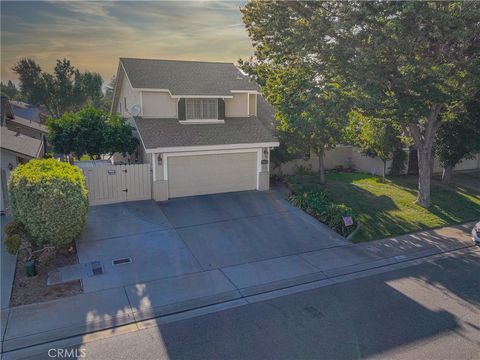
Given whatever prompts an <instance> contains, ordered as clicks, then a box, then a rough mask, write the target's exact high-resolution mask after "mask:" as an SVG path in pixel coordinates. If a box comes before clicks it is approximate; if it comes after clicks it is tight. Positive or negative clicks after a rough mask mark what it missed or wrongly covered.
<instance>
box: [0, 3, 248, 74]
mask: <svg viewBox="0 0 480 360" xmlns="http://www.w3.org/2000/svg"><path fill="white" fill-rule="evenodd" d="M243 5H244V1H233V0H232V1H221V2H212V1H148V2H143V1H121V2H114V1H100V2H93V1H88V2H87V1H64V2H60V1H33V2H29V1H3V0H2V1H1V5H0V6H1V78H2V81H7V80H13V81H16V80H17V77H16V74H15V73H14V72H13V71H12V70H11V67H12V65H13V64H15V62H16V61H18V60H19V59H20V58H22V57H29V58H33V59H35V60H36V61H37V62H38V63H39V64H40V66H41V67H42V69H43V70H44V71H47V72H51V71H52V70H53V67H54V66H55V61H56V59H62V58H67V59H70V60H71V62H72V64H73V65H74V66H75V67H77V68H79V69H80V71H87V70H88V71H94V72H98V73H100V75H102V77H103V79H104V80H107V79H110V78H111V77H112V76H113V75H114V74H115V73H116V70H117V65H118V58H119V57H137V58H158V59H179V60H204V61H231V62H236V61H237V60H238V59H239V58H240V57H241V58H245V57H248V56H251V55H252V54H253V48H252V45H251V41H250V39H249V38H248V35H247V32H246V30H245V27H244V25H243V23H242V19H241V14H240V11H239V8H240V7H241V6H243Z"/></svg>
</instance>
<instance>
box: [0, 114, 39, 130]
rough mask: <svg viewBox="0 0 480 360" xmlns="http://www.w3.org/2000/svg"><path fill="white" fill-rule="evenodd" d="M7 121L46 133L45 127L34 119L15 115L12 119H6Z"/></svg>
mask: <svg viewBox="0 0 480 360" xmlns="http://www.w3.org/2000/svg"><path fill="white" fill-rule="evenodd" d="M7 123H14V124H16V125H23V126H25V127H28V128H31V129H33V130H37V131H38V132H40V133H46V132H47V127H46V126H45V125H43V124H40V123H38V122H35V121H31V120H27V119H24V118H22V117H20V116H15V117H14V118H13V119H8V121H7Z"/></svg>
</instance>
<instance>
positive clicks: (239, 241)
mask: <svg viewBox="0 0 480 360" xmlns="http://www.w3.org/2000/svg"><path fill="white" fill-rule="evenodd" d="M347 244H348V242H347V241H345V240H344V239H343V238H342V237H341V236H340V235H338V234H337V233H335V232H333V231H332V230H330V229H329V228H328V227H326V226H324V225H323V224H321V223H319V222H318V221H316V220H315V219H313V218H311V217H310V216H309V215H307V214H305V213H304V212H303V211H301V210H299V209H297V208H295V207H293V206H291V205H290V204H289V203H288V202H287V201H286V200H284V199H283V198H281V197H280V196H279V195H277V194H276V193H275V192H273V191H269V192H257V191H246V192H238V193H227V194H215V195H207V196H195V197H186V198H178V199H172V200H169V201H168V202H165V203H155V202H153V201H140V202H130V203H121V204H111V205H103V206H94V207H91V208H90V213H89V218H88V222H87V226H86V229H85V232H84V235H83V239H82V240H81V241H79V242H78V243H77V250H78V257H79V260H80V263H88V262H91V261H100V262H101V263H102V265H103V268H104V276H92V277H87V278H85V279H84V280H83V285H84V290H85V292H92V291H97V290H101V289H106V288H111V287H115V286H124V285H128V284H135V283H140V282H146V281H151V280H155V279H161V278H167V277H173V276H179V275H184V274H189V273H198V272H203V271H207V270H214V269H219V268H225V267H231V266H233V265H239V264H245V263H251V262H256V261H261V260H266V259H272V258H280V257H285V256H288V255H295V254H299V253H306V252H310V251H314V250H321V249H326V248H332V247H336V246H342V245H347ZM122 258H131V259H132V262H131V263H128V264H122V265H114V264H113V263H112V261H113V260H116V259H122Z"/></svg>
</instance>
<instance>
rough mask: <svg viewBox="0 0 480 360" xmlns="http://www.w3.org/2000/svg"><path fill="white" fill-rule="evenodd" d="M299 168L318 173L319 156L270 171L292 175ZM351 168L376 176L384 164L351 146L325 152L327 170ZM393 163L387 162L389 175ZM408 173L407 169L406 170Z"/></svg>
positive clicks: (342, 146)
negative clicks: (373, 173) (307, 168)
mask: <svg viewBox="0 0 480 360" xmlns="http://www.w3.org/2000/svg"><path fill="white" fill-rule="evenodd" d="M298 166H305V167H309V168H311V169H312V170H313V171H318V156H315V155H312V156H311V157H310V159H309V160H307V161H305V160H303V159H296V160H293V161H289V162H286V163H284V164H282V165H281V166H280V167H279V168H275V169H274V168H273V166H271V167H270V168H271V169H270V170H271V171H272V173H274V174H279V173H282V174H285V175H291V174H293V173H294V172H295V169H296V168H297V167H298ZM340 166H342V167H344V168H350V167H353V168H354V169H356V170H358V171H362V172H366V173H371V172H372V171H375V173H376V174H379V175H380V174H382V171H383V163H382V161H381V160H380V159H379V158H372V157H370V156H366V155H363V154H362V153H361V151H360V149H358V148H355V147H353V146H349V145H346V146H344V145H339V146H337V147H336V148H334V149H331V150H327V151H326V152H325V168H326V169H327V170H330V169H335V168H337V167H340ZM391 166H392V161H387V173H388V172H389V171H390V168H391ZM405 171H406V169H405Z"/></svg>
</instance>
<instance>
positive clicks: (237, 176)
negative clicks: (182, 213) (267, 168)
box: [168, 152, 257, 198]
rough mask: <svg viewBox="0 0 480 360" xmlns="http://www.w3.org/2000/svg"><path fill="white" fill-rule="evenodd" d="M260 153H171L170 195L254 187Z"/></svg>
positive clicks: (210, 192)
mask: <svg viewBox="0 0 480 360" xmlns="http://www.w3.org/2000/svg"><path fill="white" fill-rule="evenodd" d="M256 186H257V153H256V152H249V153H235V154H214V155H192V156H171V157H168V190H169V197H171V198H173V197H181V196H192V195H206V194H215V193H222V192H231V191H243V190H254V189H256Z"/></svg>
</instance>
